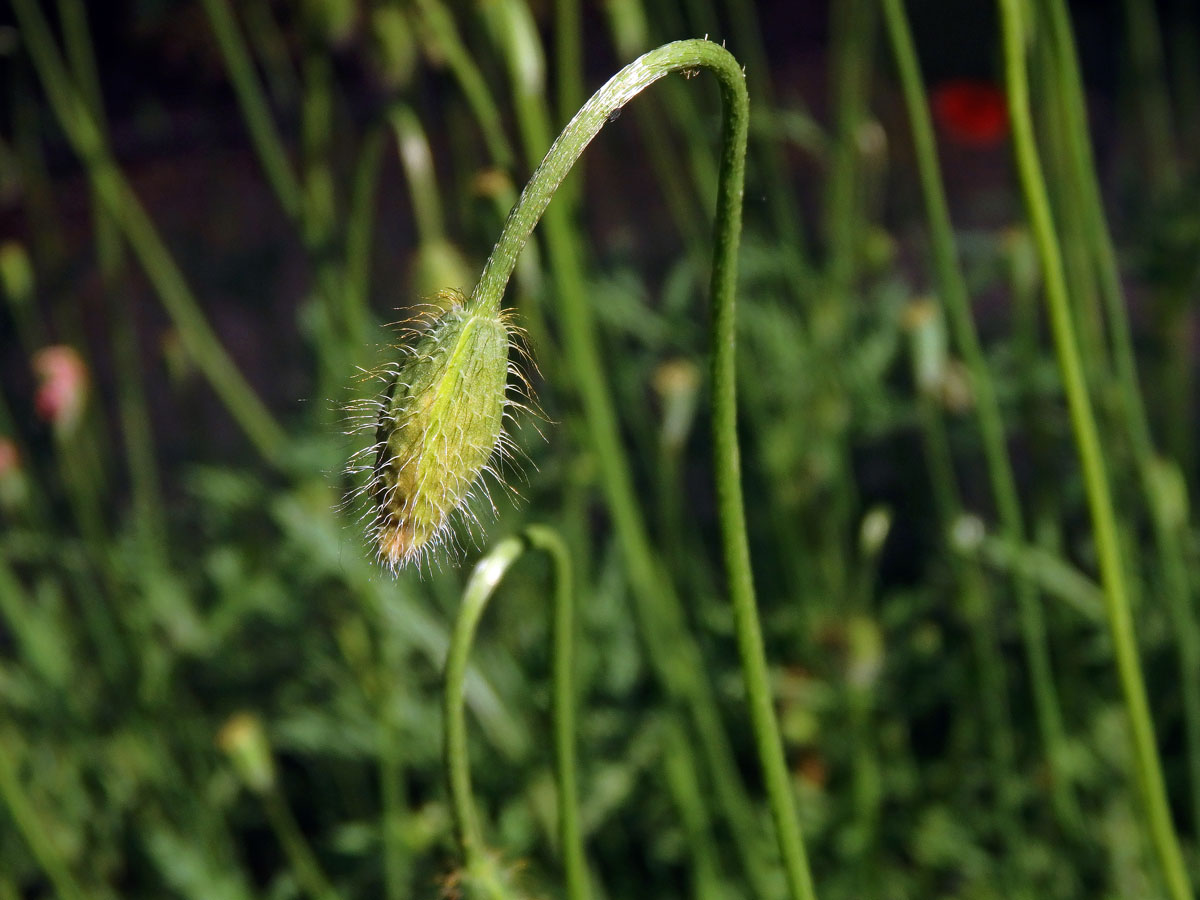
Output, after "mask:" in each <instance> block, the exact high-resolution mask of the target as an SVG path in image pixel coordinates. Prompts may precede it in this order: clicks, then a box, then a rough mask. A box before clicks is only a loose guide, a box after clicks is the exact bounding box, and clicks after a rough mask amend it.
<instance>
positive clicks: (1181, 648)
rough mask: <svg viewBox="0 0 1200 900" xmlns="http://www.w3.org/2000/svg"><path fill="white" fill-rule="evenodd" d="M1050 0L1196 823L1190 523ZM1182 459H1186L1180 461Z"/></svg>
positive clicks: (1198, 654)
mask: <svg viewBox="0 0 1200 900" xmlns="http://www.w3.org/2000/svg"><path fill="white" fill-rule="evenodd" d="M1043 2H1048V7H1049V8H1048V11H1047V12H1048V15H1047V18H1048V20H1049V25H1050V27H1049V29H1048V32H1049V35H1050V39H1051V41H1052V42H1053V43H1054V44H1055V53H1054V58H1055V61H1056V64H1057V81H1058V83H1059V85H1060V86H1061V87H1062V90H1063V92H1064V93H1065V94H1066V102H1065V103H1064V104H1063V108H1064V110H1065V112H1066V113H1067V115H1066V117H1065V120H1064V130H1065V132H1066V134H1065V137H1066V143H1067V149H1068V152H1069V153H1070V155H1071V166H1070V169H1071V171H1072V172H1073V173H1074V174H1075V176H1076V177H1077V179H1078V184H1077V189H1078V190H1079V202H1080V206H1081V207H1082V215H1083V225H1084V229H1083V231H1084V235H1083V236H1084V240H1085V242H1086V243H1087V244H1088V246H1089V252H1090V253H1091V255H1092V256H1093V258H1094V260H1095V264H1096V266H1097V268H1098V270H1099V281H1100V293H1101V296H1102V298H1103V301H1104V311H1105V316H1106V318H1107V323H1108V331H1109V334H1110V335H1111V337H1112V342H1113V363H1114V371H1115V373H1116V386H1117V390H1118V392H1119V395H1120V404H1121V409H1122V412H1123V413H1124V415H1123V416H1122V417H1121V419H1122V422H1123V423H1124V425H1125V427H1126V429H1127V430H1128V434H1129V441H1130V446H1131V448H1132V452H1133V457H1134V461H1135V464H1136V467H1137V471H1138V478H1139V481H1140V482H1141V486H1142V492H1143V494H1145V496H1146V502H1147V507H1148V509H1149V511H1150V521H1151V523H1152V527H1153V529H1154V540H1155V546H1156V549H1157V553H1158V568H1159V570H1160V571H1161V573H1162V578H1163V586H1164V589H1165V594H1166V601H1167V610H1168V613H1169V614H1170V615H1171V618H1172V624H1173V629H1172V630H1173V632H1174V638H1175V642H1176V651H1177V654H1178V658H1179V667H1180V691H1181V693H1182V695H1183V704H1184V714H1185V715H1184V725H1185V730H1186V738H1187V747H1188V771H1189V778H1190V781H1191V814H1192V824H1193V827H1197V826H1200V627H1198V625H1197V621H1196V616H1195V611H1194V610H1193V609H1192V589H1191V586H1190V585H1189V583H1188V562H1187V558H1186V549H1185V547H1186V541H1187V540H1188V538H1187V534H1188V529H1187V527H1186V522H1182V523H1175V522H1173V521H1172V518H1171V514H1170V512H1169V511H1168V510H1167V509H1166V508H1164V504H1163V502H1162V497H1161V491H1160V484H1159V479H1158V477H1157V475H1158V473H1160V472H1161V471H1162V464H1161V462H1160V460H1159V457H1158V453H1157V451H1156V449H1155V446H1154V439H1153V437H1152V435H1151V433H1150V423H1149V419H1148V417H1147V414H1146V405H1145V403H1144V402H1143V399H1142V394H1141V391H1140V389H1139V381H1138V371H1137V360H1136V356H1135V354H1134V349H1133V338H1132V336H1131V334H1130V327H1129V318H1128V304H1127V303H1126V301H1125V291H1124V288H1123V286H1122V283H1121V273H1120V269H1119V267H1118V265H1117V254H1116V249H1115V248H1114V247H1113V242H1112V236H1111V234H1110V233H1109V231H1108V223H1107V221H1106V219H1105V215H1104V203H1103V199H1102V196H1101V193H1100V185H1099V181H1098V179H1097V176H1096V164H1095V160H1094V159H1093V157H1092V150H1091V144H1090V143H1089V139H1088V124H1087V116H1086V109H1087V104H1086V102H1085V97H1084V93H1083V85H1082V81H1081V77H1080V72H1079V61H1078V56H1077V53H1076V50H1075V41H1074V37H1073V35H1072V31H1071V20H1070V17H1069V15H1068V11H1067V8H1066V3H1065V2H1063V0H1043ZM1175 463H1176V465H1179V464H1180V463H1181V460H1178V459H1177V460H1175Z"/></svg>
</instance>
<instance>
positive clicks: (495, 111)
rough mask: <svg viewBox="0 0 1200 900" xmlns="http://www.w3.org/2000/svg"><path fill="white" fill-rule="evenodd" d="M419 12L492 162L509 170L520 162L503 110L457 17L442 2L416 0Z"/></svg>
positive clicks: (437, 0)
mask: <svg viewBox="0 0 1200 900" xmlns="http://www.w3.org/2000/svg"><path fill="white" fill-rule="evenodd" d="M416 5H417V10H418V12H419V13H420V15H421V19H422V21H423V22H424V23H425V27H426V28H428V29H429V31H430V33H431V34H432V35H433V36H434V39H435V40H436V41H437V45H438V49H439V50H440V51H441V52H442V55H443V56H444V57H445V59H446V63H447V65H449V66H450V70H451V72H453V74H454V77H455V78H456V79H457V80H458V84H459V87H461V88H462V92H463V96H464V97H465V98H466V100H467V104H468V105H469V106H470V107H471V111H472V112H473V113H474V114H475V120H476V121H477V122H478V123H479V127H480V129H481V130H482V131H483V139H484V141H485V142H486V143H487V146H488V152H489V153H490V154H491V157H492V160H493V161H494V162H495V163H496V165H498V166H500V168H502V169H509V168H511V167H512V164H513V162H514V161H515V160H516V154H514V153H513V151H512V145H511V144H510V143H509V141H508V138H507V136H505V134H504V126H503V124H502V121H501V117H500V109H499V107H497V106H496V102H495V100H493V99H492V94H491V92H490V91H489V90H488V86H487V82H486V81H485V80H484V78H483V74H482V73H481V72H480V71H479V67H478V66H477V65H475V60H474V58H473V57H472V56H471V54H470V52H469V51H468V50H467V48H466V47H465V46H464V45H463V42H462V39H461V38H460V37H459V36H458V28H457V27H456V26H455V24H454V17H453V16H451V15H450V12H449V10H447V9H446V7H445V6H444V5H442V3H441V2H439V0H416Z"/></svg>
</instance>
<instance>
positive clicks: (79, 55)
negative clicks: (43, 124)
mask: <svg viewBox="0 0 1200 900" xmlns="http://www.w3.org/2000/svg"><path fill="white" fill-rule="evenodd" d="M58 8H59V18H60V19H61V20H62V27H63V36H64V40H65V43H66V48H67V55H68V59H69V61H70V65H71V68H72V70H73V75H74V77H75V83H76V84H78V85H79V86H80V90H81V93H82V94H83V96H84V99H85V100H86V101H87V103H88V105H89V107H90V108H91V111H92V115H93V116H94V117H95V121H96V125H97V127H98V128H99V129H100V131H101V134H102V135H103V136H104V137H105V139H106V140H107V127H106V124H105V114H104V100H103V97H102V96H101V93H100V77H99V72H98V70H97V68H96V59H95V54H94V53H93V50H92V42H91V38H90V36H89V34H90V33H89V28H88V21H87V10H86V8H85V7H84V4H83V3H82V0H59V4H58ZM93 194H95V191H94V190H93ZM93 203H94V219H95V231H96V256H97V259H98V260H99V263H100V270H101V275H102V277H103V281H104V290H105V293H106V294H107V298H108V302H109V304H110V306H111V307H112V311H113V316H112V325H113V328H112V330H113V359H114V363H115V366H116V372H117V383H118V389H117V401H118V408H119V410H120V415H121V424H122V435H123V438H124V441H123V443H124V446H125V456H126V466H127V469H128V472H129V483H130V485H131V491H132V495H133V508H134V510H135V520H136V523H137V527H138V531H139V537H140V540H141V542H142V546H143V547H145V548H146V550H147V553H148V555H149V556H150V557H151V558H153V559H154V560H155V562H156V563H161V562H162V560H163V559H164V557H165V551H166V541H165V537H166V533H167V532H166V516H165V513H164V510H163V502H162V490H161V487H160V485H159V477H158V460H157V454H156V453H155V448H154V435H153V430H152V428H151V426H150V411H149V407H148V405H147V401H146V391H145V387H144V384H143V376H142V370H141V365H140V358H141V354H140V353H139V352H138V346H137V329H136V325H135V319H134V315H133V310H132V308H131V304H130V303H129V301H128V299H127V292H125V291H122V290H120V289H119V287H118V284H117V280H118V276H119V275H120V272H121V269H122V268H123V262H124V254H123V247H122V244H121V237H120V226H119V223H117V222H116V221H115V220H114V219H113V218H112V216H111V214H109V213H108V212H107V211H106V210H105V208H104V204H103V200H102V199H101V198H100V197H99V196H94V198H93Z"/></svg>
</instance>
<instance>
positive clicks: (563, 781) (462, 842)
mask: <svg viewBox="0 0 1200 900" xmlns="http://www.w3.org/2000/svg"><path fill="white" fill-rule="evenodd" d="M529 549H535V550H542V551H545V552H546V553H548V554H549V555H550V559H551V561H552V562H553V565H554V584H555V588H554V604H553V615H554V627H553V670H554V675H553V678H554V749H555V774H556V776H557V779H558V825H559V840H560V841H561V845H562V853H563V865H564V869H565V873H566V881H567V897H568V898H569V900H587V898H588V897H589V896H590V892H589V889H588V880H587V865H586V862H585V859H584V853H583V836H582V832H581V830H580V826H579V796H578V788H577V784H576V775H575V685H574V678H573V674H572V671H573V666H574V653H573V650H574V630H575V625H574V598H573V596H572V586H571V585H572V579H571V564H570V558H569V556H568V554H567V548H566V545H565V544H564V543H563V541H562V539H561V538H560V537H559V536H558V535H557V534H556V533H555V532H554V531H553V530H551V529H549V528H546V527H545V526H540V525H531V526H529V527H528V528H526V529H525V531H524V532H522V534H521V535H519V536H517V537H510V538H506V539H505V540H503V541H501V542H500V543H498V544H497V545H496V546H495V547H494V548H493V549H492V550H491V552H489V553H488V554H487V556H485V557H484V558H483V559H482V560H480V562H479V563H478V564H477V565H476V566H475V569H474V571H473V572H472V573H471V578H470V580H469V581H468V582H467V586H466V589H465V590H464V591H463V596H462V604H461V606H460V607H459V612H458V618H457V619H456V620H455V622H454V631H453V633H452V634H451V636H450V647H449V650H448V652H447V655H446V676H445V692H444V694H443V701H444V706H443V716H444V723H443V724H444V728H445V756H446V772H447V778H448V784H449V790H450V809H451V813H452V816H453V819H454V836H455V839H456V840H457V842H458V846H459V850H460V852H461V853H462V856H463V863H464V870H465V874H466V876H467V877H468V878H471V879H476V880H477V881H478V883H479V884H480V885H481V886H482V887H483V888H484V889H485V890H490V891H491V892H492V895H494V896H497V897H504V896H508V894H509V893H510V892H509V891H508V889H507V888H505V887H504V880H503V878H502V877H501V876H500V875H499V873H498V871H497V865H496V861H495V859H494V858H493V857H492V856H491V855H490V854H489V853H488V851H487V847H486V844H485V843H484V841H483V834H482V831H481V830H480V827H479V818H478V816H477V815H476V813H475V805H474V800H473V796H472V793H471V771H470V765H469V762H468V754H467V726H466V720H465V717H464V716H463V692H464V685H465V682H466V675H467V662H468V660H469V658H470V654H471V646H472V644H473V643H474V640H475V632H476V630H477V628H478V627H479V620H480V619H481V618H482V617H483V612H484V610H485V609H486V608H487V604H488V602H489V601H490V600H491V598H492V596H493V595H494V594H495V592H496V588H497V586H498V585H499V584H500V580H501V579H502V578H503V577H504V576H505V575H506V574H507V572H508V570H509V569H510V568H512V566H513V564H514V563H515V562H516V561H517V560H518V559H519V558H520V557H521V556H522V555H523V554H524V553H525V552H526V551H527V550H529Z"/></svg>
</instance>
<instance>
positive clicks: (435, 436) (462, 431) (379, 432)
mask: <svg viewBox="0 0 1200 900" xmlns="http://www.w3.org/2000/svg"><path fill="white" fill-rule="evenodd" d="M512 334H513V329H512V326H511V325H509V324H508V322H507V321H506V320H505V317H504V316H503V314H495V315H491V314H488V313H485V312H480V311H478V309H477V308H474V307H471V306H469V305H466V304H465V303H464V301H463V298H462V296H461V295H459V294H455V293H452V292H443V293H442V294H440V295H439V296H438V297H437V298H435V302H434V303H433V312H432V313H430V314H429V316H427V317H426V318H425V319H424V320H418V321H417V322H416V323H414V327H412V328H410V329H409V331H408V334H407V341H406V344H405V346H404V347H403V348H401V352H402V353H403V359H402V360H401V361H400V362H399V363H398V364H394V365H392V366H387V367H384V368H383V369H381V370H380V371H379V372H377V373H375V374H377V375H378V376H380V377H381V378H383V379H384V381H385V388H384V390H383V392H382V393H381V395H380V396H379V397H377V398H375V399H374V400H371V401H368V402H367V404H366V405H365V407H364V408H363V409H364V411H365V413H366V414H367V416H368V417H370V419H371V421H370V422H369V423H368V422H363V425H364V426H366V427H374V429H375V443H374V444H373V445H372V446H371V447H368V448H366V450H364V451H361V452H360V454H359V456H358V460H357V461H358V462H359V465H358V466H357V469H359V470H363V471H366V470H368V469H369V472H370V478H369V480H368V481H367V483H366V485H365V486H364V487H363V488H362V489H361V490H360V492H359V493H360V494H361V495H362V496H364V497H365V498H366V499H367V501H368V503H369V504H370V516H371V520H370V525H369V526H368V533H369V536H370V538H371V540H372V542H373V544H374V546H375V552H376V556H377V558H378V559H379V561H380V562H381V563H383V564H384V565H386V566H387V567H388V568H389V569H392V570H393V571H394V570H396V569H399V568H401V567H403V566H405V565H407V564H408V563H411V562H415V561H419V560H421V559H423V558H425V556H426V555H427V554H428V553H429V552H430V551H431V550H433V549H435V548H437V547H439V546H440V545H442V544H444V543H445V542H446V541H447V540H448V539H449V538H450V535H451V531H452V521H453V519H454V517H455V515H456V514H457V515H460V516H465V517H466V518H468V519H473V518H474V516H473V514H472V513H471V512H470V510H469V505H470V501H471V498H472V495H473V494H475V493H476V492H477V491H481V492H482V493H483V494H484V495H485V496H487V487H486V485H485V484H484V482H483V474H484V473H485V472H491V473H492V474H493V475H494V476H496V475H497V473H496V472H495V470H494V469H493V468H492V466H491V465H490V461H491V460H492V458H493V456H494V455H498V456H503V455H505V454H506V452H507V450H506V441H507V436H506V435H505V434H504V430H503V421H504V414H505V409H506V407H507V406H508V405H509V404H510V403H511V402H512V401H511V400H509V398H508V397H507V382H508V373H509V371H510V370H511V371H514V372H516V369H515V367H511V369H510V365H509V361H508V351H509V347H510V345H511V343H512ZM517 374H518V377H519V374H520V373H519V372H517ZM352 462H354V461H352ZM354 469H355V467H354V466H352V470H354ZM497 477H498V476H497Z"/></svg>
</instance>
